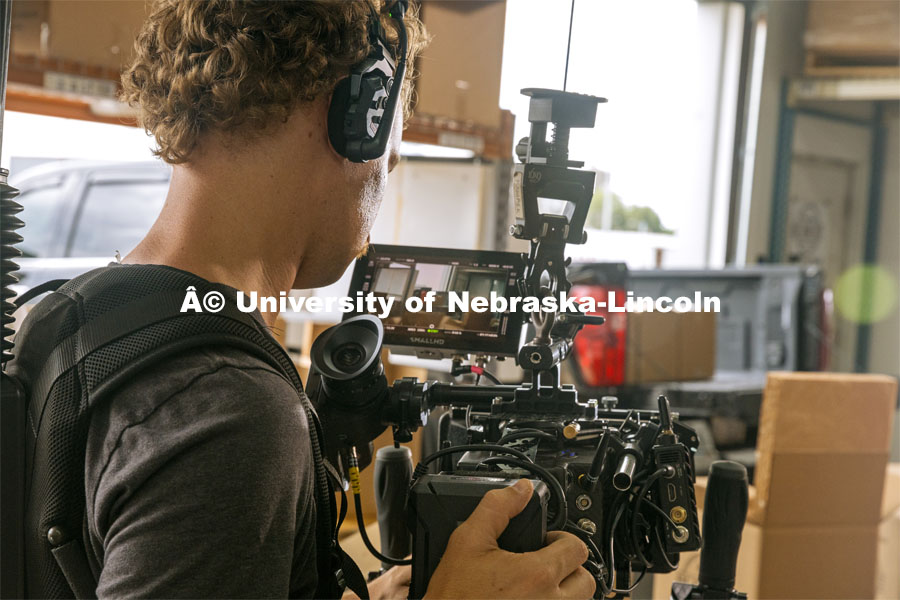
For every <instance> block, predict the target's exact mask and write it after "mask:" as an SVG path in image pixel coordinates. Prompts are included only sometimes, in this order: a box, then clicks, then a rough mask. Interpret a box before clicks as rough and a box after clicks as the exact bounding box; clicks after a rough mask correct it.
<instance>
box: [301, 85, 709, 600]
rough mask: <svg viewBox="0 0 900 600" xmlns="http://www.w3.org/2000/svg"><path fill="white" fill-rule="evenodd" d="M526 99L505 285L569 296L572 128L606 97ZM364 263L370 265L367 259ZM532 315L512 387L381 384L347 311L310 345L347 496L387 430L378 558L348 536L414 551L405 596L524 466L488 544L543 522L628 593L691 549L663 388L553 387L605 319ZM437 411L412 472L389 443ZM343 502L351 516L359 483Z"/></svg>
mask: <svg viewBox="0 0 900 600" xmlns="http://www.w3.org/2000/svg"><path fill="white" fill-rule="evenodd" d="M523 94H525V95H527V96H530V98H531V100H530V108H529V114H528V119H529V121H530V122H531V135H530V136H529V137H527V138H524V139H523V140H522V141H521V142H520V143H519V144H518V146H517V148H516V153H517V155H518V157H519V159H520V161H521V164H518V165H516V167H515V172H514V177H513V189H514V199H515V217H516V222H515V224H514V225H513V226H512V227H511V228H510V234H511V235H512V236H514V237H516V238H519V239H523V240H528V241H529V242H530V249H529V252H528V253H527V254H525V255H522V256H521V258H520V260H521V263H522V268H521V269H520V270H518V271H517V272H516V277H515V289H516V290H517V291H518V292H519V293H520V294H522V295H523V296H534V297H538V298H545V297H548V296H551V297H556V296H558V295H559V294H560V293H561V292H568V291H569V288H570V284H569V281H568V279H567V276H566V268H567V267H568V265H569V261H568V260H567V259H566V257H565V247H566V244H581V243H584V242H585V241H586V234H585V231H584V223H585V218H586V216H587V212H588V208H589V207H590V202H591V198H592V195H593V187H594V173H593V172H591V171H588V170H583V169H581V167H582V166H583V163H581V162H577V161H572V160H569V156H568V143H569V133H570V130H571V129H572V128H590V127H593V126H594V121H595V118H596V110H597V105H598V104H599V103H602V102H605V99H603V98H597V97H594V96H587V95H581V94H574V93H570V92H561V91H554V90H546V89H525V90H523ZM548 126H552V136H551V137H550V139H549V140H548V139H547V134H548ZM407 250H409V249H407ZM423 250H424V249H423ZM361 261H367V262H365V265H366V266H367V267H369V268H371V269H374V268H375V267H376V266H377V265H375V261H374V258H373V257H372V256H371V255H370V256H369V257H366V258H363V259H361ZM357 266H358V268H359V267H360V265H359V264H358V265H357ZM400 266H403V265H400ZM377 277H378V276H377V275H372V274H371V273H370V275H368V276H367V277H366V278H364V279H365V282H366V283H365V284H363V285H362V287H361V288H360V289H361V290H362V291H364V292H365V291H368V292H369V293H371V292H372V289H371V286H373V285H375V284H376V279H377ZM355 278H356V276H355ZM360 281H362V280H360ZM467 281H471V278H470V279H469V280H467ZM367 286H369V287H368V288H367ZM400 318H402V316H398V317H397V319H400ZM530 320H531V322H532V325H533V328H534V335H533V337H532V338H531V339H529V340H528V341H526V342H525V343H524V344H523V345H522V346H521V348H520V349H519V350H518V352H517V354H515V356H516V360H517V363H518V365H519V366H520V367H521V368H522V369H523V370H524V371H525V372H526V373H525V377H524V378H523V379H524V382H523V383H522V384H520V385H502V384H495V385H477V384H476V385H454V384H453V383H446V382H438V381H418V380H417V379H415V378H403V379H400V380H397V381H395V382H393V383H392V384H390V385H389V384H388V382H387V380H386V378H385V375H384V369H383V365H382V363H381V360H380V353H381V348H382V345H383V343H384V339H385V325H384V324H383V323H382V322H381V321H380V320H379V319H377V318H375V317H374V316H371V315H357V316H354V317H352V318H349V319H348V320H345V321H344V322H343V323H341V324H340V325H337V326H335V327H332V328H331V329H329V330H327V331H326V332H324V333H323V334H322V335H321V336H319V338H318V339H317V340H316V341H315V343H314V344H313V348H312V352H311V359H312V367H311V369H310V376H309V381H308V384H307V393H308V394H309V396H310V398H311V399H312V400H313V402H314V403H315V405H316V407H317V409H318V411H319V415H320V418H321V419H322V423H323V428H324V430H325V437H326V446H327V448H328V452H329V458H330V460H331V461H332V463H333V464H334V465H335V466H336V467H338V469H339V470H340V472H341V473H342V474H344V477H345V479H346V480H347V481H349V482H350V485H351V487H353V489H354V492H358V470H359V468H361V467H365V466H366V465H367V464H369V463H370V462H371V461H372V458H373V457H372V445H371V441H372V440H373V439H374V438H375V437H377V436H378V435H379V434H380V433H381V432H382V431H384V429H385V427H387V426H391V427H392V428H393V436H394V441H395V447H394V448H387V449H382V451H383V452H382V451H379V456H378V457H377V458H376V461H375V462H376V474H377V475H379V477H381V478H382V481H381V482H380V483H376V488H377V489H376V494H377V500H378V504H379V509H382V507H386V508H385V514H387V515H388V516H387V517H385V518H382V511H381V510H379V521H380V524H381V529H382V532H381V533H382V536H381V538H382V552H383V553H384V554H382V553H379V552H377V551H376V550H375V549H374V547H373V546H372V544H371V543H370V542H369V540H368V538H366V537H365V534H364V531H365V528H364V527H361V532H362V533H363V536H364V541H365V542H366V544H367V546H368V547H369V549H370V550H371V551H372V552H373V554H375V555H376V556H378V557H379V558H380V559H381V560H382V561H383V563H384V564H385V565H390V564H403V563H404V562H405V561H403V560H402V559H403V557H405V556H406V555H408V554H409V552H410V548H411V547H412V565H413V575H412V585H411V588H410V597H413V598H420V597H422V596H423V595H424V593H425V590H426V588H427V585H428V580H429V578H430V576H431V573H432V572H433V570H434V568H435V567H436V565H437V563H438V561H439V559H440V557H441V555H442V553H443V550H444V548H445V547H446V543H447V540H448V539H449V536H450V533H452V531H453V529H454V528H455V527H456V525H457V523H459V522H461V521H462V520H464V519H465V518H466V517H467V516H468V514H469V513H470V512H471V511H472V509H474V507H475V505H476V504H477V502H478V501H479V500H480V498H481V496H483V494H484V493H485V492H486V491H488V490H489V489H493V488H497V487H502V486H505V485H510V484H511V483H513V482H514V481H516V480H517V479H518V478H521V477H527V478H531V479H533V480H535V482H536V483H535V492H534V497H533V498H532V502H531V503H530V504H529V505H528V507H526V510H525V511H523V513H522V514H521V515H519V517H516V518H515V519H513V520H512V522H511V523H510V526H509V528H508V529H507V531H506V532H505V533H504V535H503V536H502V537H501V539H500V540H499V543H500V546H501V548H504V549H507V550H511V551H528V550H536V549H538V548H539V547H541V546H542V545H543V543H544V533H545V532H546V530H547V529H557V530H565V531H569V532H571V533H573V534H575V535H577V536H579V537H580V538H581V539H582V540H583V541H584V542H585V544H586V545H587V546H588V548H589V551H590V552H589V554H590V558H589V560H588V562H587V563H586V564H585V567H586V568H588V570H589V571H591V573H592V574H593V575H594V576H595V578H596V581H597V597H607V596H612V595H618V596H624V595H627V594H628V593H630V591H631V590H633V589H634V586H635V585H636V584H637V580H634V579H633V578H632V573H633V572H638V573H640V575H639V577H638V579H639V578H640V577H642V576H643V574H644V573H646V572H668V571H671V570H673V569H675V568H676V566H677V564H678V557H679V553H680V552H682V551H691V550H697V549H698V548H699V547H700V528H699V523H698V519H697V508H696V500H695V497H694V486H693V484H694V478H695V475H694V470H693V454H694V452H695V451H696V450H697V445H698V441H697V436H696V434H695V432H694V431H693V430H691V429H690V428H689V427H687V426H685V425H683V424H681V423H680V422H678V420H677V415H673V414H671V413H670V410H669V405H668V401H667V400H666V399H665V397H663V396H660V397H659V399H658V404H659V410H658V411H640V410H624V409H620V408H618V407H617V406H616V403H617V402H616V399H615V398H611V397H606V398H603V399H601V401H600V402H598V401H597V400H596V399H590V400H580V399H579V398H578V393H577V391H576V389H575V388H574V386H572V385H567V384H562V383H561V381H560V363H561V362H562V361H563V360H565V359H566V357H568V355H569V354H570V352H571V350H572V348H573V344H574V339H575V336H576V334H577V333H578V332H579V331H580V329H581V328H582V327H584V326H593V325H601V324H602V323H603V319H602V317H597V316H588V315H585V314H583V313H581V312H572V311H566V310H559V311H557V312H551V313H542V312H537V313H534V314H533V315H531V319H530ZM390 327H392V328H393V325H390ZM428 331H431V330H430V329H429V330H428ZM505 335H507V336H508V335H514V333H513V332H511V331H506V332H505ZM456 354H464V353H463V352H459V351H457V352H456ZM469 354H479V351H478V349H476V348H472V349H471V352H469ZM461 363H462V358H460V357H457V358H456V359H455V361H454V373H461V372H469V371H470V372H475V373H483V372H484V371H483V368H482V367H481V366H478V363H476V365H474V366H471V367H468V368H465V367H463V365H462V364H461ZM438 411H443V412H442V414H441V416H440V425H441V426H440V428H439V429H440V441H439V449H438V450H437V452H434V453H432V454H431V455H430V456H428V457H425V458H423V459H422V461H421V462H420V464H419V465H418V466H417V467H416V468H415V470H411V468H410V467H408V466H407V465H408V458H405V457H406V456H408V455H407V454H402V453H401V452H402V450H403V449H402V448H400V447H399V444H400V443H404V442H409V441H410V440H411V439H412V432H413V431H415V430H416V429H417V428H419V427H421V426H422V425H424V424H425V423H426V422H427V420H428V417H429V414H431V413H435V414H437V412H438ZM398 453H400V454H398ZM398 456H399V460H397V458H398ZM390 465H399V466H397V467H390ZM435 471H436V472H435ZM345 487H346V486H345ZM354 500H355V501H356V503H357V516H358V518H359V519H360V520H361V515H360V513H361V511H360V499H359V495H358V493H354ZM407 528H408V529H407ZM386 530H387V531H386ZM409 532H411V534H412V535H411V538H410V533H409ZM410 541H411V542H412V546H410Z"/></svg>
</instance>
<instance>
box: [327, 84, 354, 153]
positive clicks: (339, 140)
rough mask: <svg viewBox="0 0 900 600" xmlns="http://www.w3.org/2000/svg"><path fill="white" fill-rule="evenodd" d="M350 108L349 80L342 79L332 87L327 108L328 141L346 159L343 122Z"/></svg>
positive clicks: (345, 139) (345, 138)
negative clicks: (332, 90)
mask: <svg viewBox="0 0 900 600" xmlns="http://www.w3.org/2000/svg"><path fill="white" fill-rule="evenodd" d="M349 108H350V78H349V77H344V78H343V79H341V80H340V81H338V82H337V85H335V86H334V92H333V93H332V95H331V104H330V105H329V107H328V139H329V140H331V146H332V147H333V148H334V149H335V151H336V152H337V153H338V154H340V155H341V156H343V157H345V158H346V157H347V154H346V153H347V137H346V136H345V135H344V120H345V119H346V118H347V109H349Z"/></svg>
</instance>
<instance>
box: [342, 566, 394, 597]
mask: <svg viewBox="0 0 900 600" xmlns="http://www.w3.org/2000/svg"><path fill="white" fill-rule="evenodd" d="M411 575H412V568H411V567H410V566H409V565H403V566H399V567H391V568H390V569H388V570H387V571H385V572H384V573H382V574H381V575H379V576H378V577H376V578H375V579H373V580H372V581H370V582H369V598H370V599H371V600H405V599H406V598H408V597H409V580H410V577H411ZM341 600H359V596H357V595H356V594H354V593H353V591H352V590H350V589H349V588H348V589H347V591H345V592H344V595H343V596H341Z"/></svg>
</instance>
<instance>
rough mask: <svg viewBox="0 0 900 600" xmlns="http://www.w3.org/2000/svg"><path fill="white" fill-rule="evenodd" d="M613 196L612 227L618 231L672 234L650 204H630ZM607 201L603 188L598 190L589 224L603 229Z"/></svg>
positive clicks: (589, 216)
mask: <svg viewBox="0 0 900 600" xmlns="http://www.w3.org/2000/svg"><path fill="white" fill-rule="evenodd" d="M610 195H611V196H612V203H613V205H612V223H611V227H610V228H611V229H615V230H617V231H644V232H647V233H665V234H668V235H672V234H673V233H675V232H674V231H673V230H672V229H667V228H665V227H663V224H662V221H661V220H660V218H659V215H658V214H656V211H654V210H653V209H652V208H650V207H648V206H628V205H626V204H625V203H624V202H622V198H621V197H620V196H619V195H618V194H616V193H612V194H610ZM604 201H605V198H604V193H603V190H602V189H601V190H597V193H595V194H594V198H593V200H592V201H591V207H590V209H588V216H587V225H588V227H594V228H596V229H601V228H602V227H603V202H604Z"/></svg>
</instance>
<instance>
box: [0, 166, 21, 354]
mask: <svg viewBox="0 0 900 600" xmlns="http://www.w3.org/2000/svg"><path fill="white" fill-rule="evenodd" d="M8 175H9V171H7V170H6V169H0V284H2V292H0V310H2V333H0V335H2V342H0V364H2V365H3V366H6V363H7V361H9V360H10V359H12V357H13V353H12V348H13V341H12V339H10V338H11V337H12V334H13V333H14V331H13V328H12V324H13V323H14V322H15V320H16V319H15V317H14V316H13V313H14V312H15V310H16V305H15V304H14V303H13V298H15V296H16V293H15V292H14V291H13V289H12V286H13V285H15V284H16V283H17V282H18V281H19V278H18V277H17V276H16V271H18V270H19V265H18V264H16V260H15V259H17V258H19V257H20V256H22V251H21V250H19V249H18V248H16V244H18V243H20V242H21V241H22V239H23V238H22V236H21V235H19V234H18V233H16V230H17V229H20V228H22V227H23V226H24V225H25V223H23V222H22V220H21V219H19V218H18V217H17V216H16V215H18V214H19V213H20V212H22V205H21V204H19V203H18V202H16V201H15V200H13V198H15V197H16V196H18V195H19V190H17V189H16V188H14V187H12V186H11V185H9V184H8V183H7V182H6V178H7V176H8Z"/></svg>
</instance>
